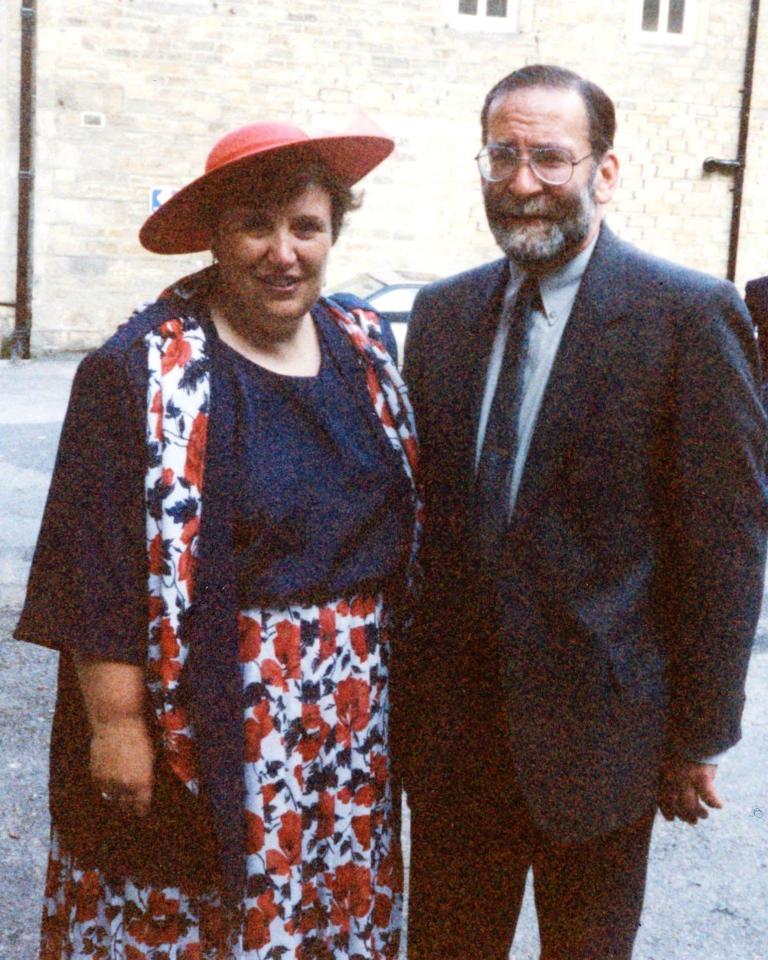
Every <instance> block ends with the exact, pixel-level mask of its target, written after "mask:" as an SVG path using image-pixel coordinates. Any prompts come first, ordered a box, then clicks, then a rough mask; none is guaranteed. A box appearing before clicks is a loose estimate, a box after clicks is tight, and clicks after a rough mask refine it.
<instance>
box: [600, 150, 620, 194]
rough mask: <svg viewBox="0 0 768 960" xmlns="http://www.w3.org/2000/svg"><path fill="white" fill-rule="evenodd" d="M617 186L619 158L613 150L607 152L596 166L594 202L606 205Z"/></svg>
mask: <svg viewBox="0 0 768 960" xmlns="http://www.w3.org/2000/svg"><path fill="white" fill-rule="evenodd" d="M618 185H619V158H618V157H617V156H616V154H615V153H614V152H613V150H607V151H606V152H605V153H604V154H603V156H602V157H601V158H600V161H599V162H598V164H597V171H596V174H595V187H594V190H595V200H597V202H598V203H608V201H609V200H610V199H611V198H612V197H613V195H614V193H615V192H616V187H617V186H618Z"/></svg>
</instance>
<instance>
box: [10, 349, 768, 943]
mask: <svg viewBox="0 0 768 960" xmlns="http://www.w3.org/2000/svg"><path fill="white" fill-rule="evenodd" d="M78 359H79V357H77V356H64V357H62V356H57V357H54V358H39V359H35V360H31V361H22V362H19V363H13V362H11V361H7V360H0V477H2V482H1V483H0V516H2V521H3V522H2V523H0V747H2V753H1V754H0V863H1V864H2V867H1V868H0V869H2V877H3V881H4V882H3V883H2V884H0V960H34V957H35V956H36V944H37V936H38V933H37V931H38V921H39V915H40V905H41V898H42V891H43V879H44V868H45V858H46V849H47V834H48V815H47V801H46V790H47V745H48V735H49V729H50V722H51V718H52V716H53V705H54V698H55V676H56V654H55V653H52V652H51V651H48V650H44V649H41V648H37V647H34V646H32V645H29V644H25V643H18V642H16V641H13V640H12V639H11V631H12V629H13V626H14V624H15V622H16V619H17V617H18V612H19V609H20V606H21V603H22V600H23V594H24V585H25V582H26V576H27V570H28V567H29V562H30V560H31V557H32V552H33V549H34V543H35V538H36V535H37V529H38V525H39V520H40V515H41V511H42V507H43V503H44V500H45V495H46V492H47V489H48V483H49V479H50V471H51V468H52V465H53V460H54V456H55V450H56V443H57V439H58V434H59V430H60V427H61V421H62V417H63V414H64V410H65V407H66V400H67V397H68V393H69V387H70V384H71V379H72V376H73V374H74V370H75V366H76V364H77V361H78ZM747 696H748V699H747V708H746V712H745V716H744V724H743V726H744V738H743V740H742V742H741V743H740V744H739V745H738V746H737V747H735V748H734V749H733V750H731V751H730V752H729V753H728V754H727V755H726V756H725V757H724V758H723V761H722V764H721V768H720V771H719V774H718V786H719V787H720V789H721V793H722V795H723V797H724V799H725V801H726V807H725V809H724V810H722V811H715V812H714V813H713V815H712V816H711V817H710V819H709V820H707V821H706V822H704V823H702V824H700V825H699V826H697V827H696V828H693V829H692V828H690V827H688V826H686V825H684V824H680V823H675V824H668V823H666V822H665V821H664V820H663V819H661V818H660V817H659V818H658V822H657V825H656V828H655V831H654V839H653V843H652V847H651V860H650V868H649V877H648V888H647V895H646V903H645V909H644V912H643V923H642V927H641V930H640V933H639V936H638V940H637V946H636V949H635V960H699V958H702V960H703V958H706V960H766V958H768V764H767V763H766V759H767V758H768V608H767V607H766V602H765V598H764V603H763V616H762V617H761V621H760V626H759V630H758V636H757V642H756V645H755V651H754V654H753V657H752V663H751V667H750V675H749V679H748V684H747ZM403 840H404V846H405V851H406V855H407V850H408V817H407V815H406V817H405V818H404V836H403ZM510 956H511V958H512V960H535V958H537V957H538V935H537V931H536V921H535V915H534V911H533V905H532V890H531V889H530V888H529V890H528V893H527V894H526V901H525V904H524V907H523V913H522V916H521V919H520V923H519V925H518V930H517V934H516V937H515V941H514V944H513V946H512V952H511V955H510Z"/></svg>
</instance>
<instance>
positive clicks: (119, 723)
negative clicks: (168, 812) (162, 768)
mask: <svg viewBox="0 0 768 960" xmlns="http://www.w3.org/2000/svg"><path fill="white" fill-rule="evenodd" d="M75 665H76V667H77V676H78V680H79V681H80V689H81V690H82V692H83V700H84V702H85V711H86V713H87V714H88V722H89V723H90V726H91V777H92V778H93V782H94V783H95V784H96V786H97V787H98V789H99V790H100V791H101V795H102V797H103V798H104V800H105V801H106V802H107V803H114V804H115V806H116V807H117V809H118V810H119V811H120V812H121V813H126V814H134V815H135V816H137V817H144V816H146V814H147V813H148V812H149V805H150V803H151V801H152V787H153V785H154V773H153V766H154V748H153V746H152V739H151V737H150V735H149V730H148V729H147V724H146V720H145V717H146V703H147V692H146V687H145V686H144V671H143V669H142V668H141V667H137V666H135V665H133V664H130V663H116V662H114V661H110V660H83V659H80V658H77V659H76V660H75Z"/></svg>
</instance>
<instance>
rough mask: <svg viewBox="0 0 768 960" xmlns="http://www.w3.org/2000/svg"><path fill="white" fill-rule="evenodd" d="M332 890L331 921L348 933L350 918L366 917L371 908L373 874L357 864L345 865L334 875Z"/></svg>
mask: <svg viewBox="0 0 768 960" xmlns="http://www.w3.org/2000/svg"><path fill="white" fill-rule="evenodd" d="M331 889H332V891H333V899H334V903H333V906H332V907H331V920H332V921H333V922H334V923H335V924H336V925H337V926H339V927H341V929H342V930H344V931H347V930H349V918H350V916H352V917H364V916H365V915H366V913H368V911H369V910H370V908H371V896H372V894H371V872H370V870H369V869H368V868H367V867H361V866H358V865H357V864H356V863H344V864H342V865H341V866H340V867H339V868H338V869H337V870H336V872H335V873H334V875H333V878H332V880H331Z"/></svg>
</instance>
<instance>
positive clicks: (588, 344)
mask: <svg viewBox="0 0 768 960" xmlns="http://www.w3.org/2000/svg"><path fill="white" fill-rule="evenodd" d="M621 246H622V244H621V241H620V240H618V238H617V237H616V236H615V235H614V234H613V233H612V232H611V231H610V230H609V229H608V228H607V227H606V226H603V227H602V228H601V230H600V235H599V237H598V240H597V243H596V244H595V249H594V251H593V253H592V257H591V258H590V261H589V264H588V265H587V269H586V271H585V272H584V276H583V277H582V281H581V285H580V287H579V292H578V294H577V296H576V300H575V302H574V305H573V309H572V311H571V315H570V317H569V318H568V322H567V324H566V327H565V330H564V331H563V337H562V340H561V341H560V346H559V349H558V351H557V355H556V357H555V361H554V363H553V365H552V370H551V373H550V376H549V381H548V383H547V387H546V390H545V392H544V397H543V399H542V404H541V408H540V410H539V415H538V418H537V420H536V426H535V428H534V432H533V437H532V439H531V445H530V448H529V451H528V457H527V459H526V464H525V470H524V472H523V477H522V481H521V485H520V490H519V492H518V497H517V504H516V507H515V517H514V519H519V518H522V517H524V516H527V515H528V513H529V512H530V511H532V510H536V509H537V507H536V505H535V501H536V500H538V499H539V498H543V499H546V493H545V492H546V476H547V474H548V471H549V469H550V468H551V467H552V466H554V465H556V464H557V463H559V462H560V461H561V460H562V457H563V454H564V452H565V449H566V447H567V444H568V442H569V438H571V437H575V436H577V434H578V429H577V428H578V424H579V421H580V420H582V419H583V417H584V415H585V414H586V413H587V411H588V410H589V408H590V405H591V401H592V400H593V394H594V386H595V381H594V370H595V362H594V357H595V352H596V351H598V350H599V349H600V343H601V340H602V338H603V336H604V334H605V331H606V330H607V329H608V328H609V327H611V326H613V325H614V324H615V323H617V322H618V321H619V320H620V319H621V317H622V314H623V310H624V305H625V304H624V295H623V291H624V289H625V287H624V284H623V282H622V274H623V271H624V269H625V262H624V258H623V257H622V256H621ZM513 522H514V520H513Z"/></svg>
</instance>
